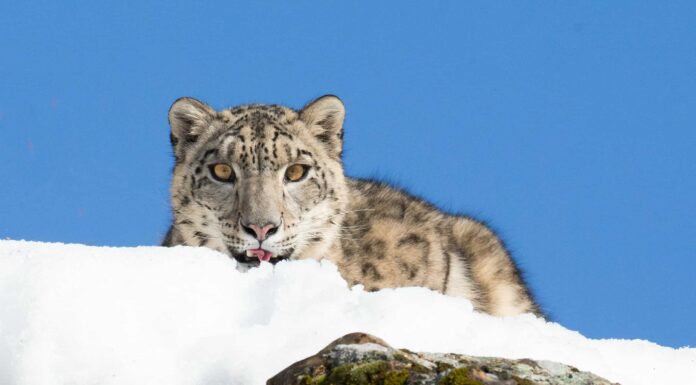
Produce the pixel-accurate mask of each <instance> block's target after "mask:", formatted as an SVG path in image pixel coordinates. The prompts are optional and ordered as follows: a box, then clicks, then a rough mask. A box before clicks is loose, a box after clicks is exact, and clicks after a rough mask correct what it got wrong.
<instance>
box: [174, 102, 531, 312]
mask: <svg viewBox="0 0 696 385" xmlns="http://www.w3.org/2000/svg"><path fill="white" fill-rule="evenodd" d="M344 114H345V112H344V107H343V104H342V102H341V101H340V100H339V99H338V98H336V97H334V96H324V97H322V98H319V99H317V100H315V101H313V102H312V103H310V104H308V105H307V106H306V107H304V108H303V109H301V110H299V111H296V110H293V109H290V108H287V107H282V106H277V105H246V106H240V107H234V108H230V109H226V110H222V111H215V110H213V109H212V108H210V107H209V106H207V105H205V104H204V103H202V102H199V101H197V100H194V99H190V98H182V99H179V100H177V101H176V102H175V103H174V104H173V105H172V108H171V109H170V112H169V121H170V126H171V142H172V146H173V150H174V155H175V158H176V165H175V167H174V174H173V178H172V186H171V198H172V209H173V213H174V221H173V224H172V226H171V228H170V230H169V232H168V234H167V236H166V238H165V240H164V242H163V244H164V245H166V246H172V245H191V246H206V247H209V248H212V249H215V250H218V251H220V252H223V253H226V254H228V255H230V256H231V257H234V258H236V259H237V260H238V261H240V262H241V263H243V264H247V265H253V264H258V262H257V261H258V259H254V258H250V257H248V256H247V254H246V251H247V250H249V249H254V248H263V249H265V250H268V251H270V252H272V254H273V258H272V259H271V262H277V261H278V260H281V259H307V258H309V259H329V260H331V261H334V262H335V263H336V264H337V265H338V267H339V270H340V272H341V274H342V275H343V276H344V278H346V280H348V281H349V282H350V283H351V284H362V285H364V286H365V288H366V289H368V290H377V289H382V288H390V287H402V286H423V287H427V288H430V289H433V290H437V291H439V292H442V293H446V294H450V295H455V296H461V297H466V298H468V299H469V300H471V301H472V303H473V304H474V306H475V307H476V308H477V309H478V310H480V311H484V312H487V313H490V314H495V315H514V314H519V313H524V312H532V313H536V314H538V315H541V311H540V309H539V307H538V306H537V304H536V303H535V302H534V300H533V298H532V296H531V294H530V292H529V289H528V288H527V286H526V285H525V283H524V281H523V279H522V277H521V274H520V272H519V270H518V268H517V267H516V265H515V263H514V262H513V260H512V259H511V258H510V255H509V253H508V252H507V251H506V249H505V247H504V246H503V244H502V242H501V241H500V239H499V238H498V237H497V236H496V235H495V234H494V233H493V232H492V231H491V230H490V229H489V228H487V227H486V226H485V225H483V224H482V223H480V222H478V221H476V220H474V219H471V218H468V217H464V216H452V215H448V214H445V213H443V212H441V211H439V210H437V209H436V208H434V207H433V206H431V205H429V204H427V203H425V202H423V201H421V200H419V199H417V198H414V197H412V196H409V195H408V194H406V193H404V192H402V191H399V190H396V189H394V188H392V187H390V186H388V185H386V184H383V183H380V182H375V181H369V180H358V179H353V178H348V177H346V176H345V175H344V173H343V166H342V162H341V151H342V139H343V118H344ZM215 163H225V164H228V165H230V166H232V167H233V169H234V173H235V175H236V179H235V181H234V183H221V182H219V181H217V180H215V179H214V178H213V177H211V171H210V165H212V164H215ZM298 163H299V164H302V165H306V166H307V168H308V172H307V175H306V176H305V177H304V178H303V179H302V180H300V181H298V182H289V181H288V180H285V179H284V177H283V175H284V172H285V170H286V168H287V167H288V166H290V165H292V164H298ZM245 223H258V224H261V225H264V224H266V223H274V224H277V225H278V226H277V231H275V233H273V234H272V235H270V236H269V237H268V238H266V239H265V240H263V241H259V240H258V239H257V237H255V236H253V233H251V234H250V232H249V231H248V229H247V230H245V228H244V224H245Z"/></svg>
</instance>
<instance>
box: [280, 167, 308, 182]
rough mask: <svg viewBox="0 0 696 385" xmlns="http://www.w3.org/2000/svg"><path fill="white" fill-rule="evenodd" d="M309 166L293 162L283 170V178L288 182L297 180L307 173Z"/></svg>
mask: <svg viewBox="0 0 696 385" xmlns="http://www.w3.org/2000/svg"><path fill="white" fill-rule="evenodd" d="M307 171H309V166H306V165H304V164H293V165H292V166H290V167H288V168H287V169H286V170H285V180H286V181H288V182H299V181H301V180H302V178H304V177H305V176H306V175H307Z"/></svg>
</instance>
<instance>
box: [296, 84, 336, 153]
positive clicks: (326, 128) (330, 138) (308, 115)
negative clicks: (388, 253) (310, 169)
mask: <svg viewBox="0 0 696 385" xmlns="http://www.w3.org/2000/svg"><path fill="white" fill-rule="evenodd" d="M345 115H346V110H345V108H344V107H343V102H341V99H339V98H338V97H336V96H333V95H325V96H322V97H320V98H319V99H316V100H314V101H312V102H310V103H309V104H307V105H306V106H305V107H304V108H303V109H302V111H300V120H302V121H303V122H304V123H305V125H307V128H308V129H309V130H310V132H311V133H312V135H314V137H316V138H317V139H318V140H319V141H320V142H322V143H323V144H324V145H325V146H326V148H327V149H328V151H329V155H331V156H334V157H336V158H340V157H341V151H342V148H343V118H344V117H345Z"/></svg>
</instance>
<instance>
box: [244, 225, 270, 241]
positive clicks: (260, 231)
mask: <svg viewBox="0 0 696 385" xmlns="http://www.w3.org/2000/svg"><path fill="white" fill-rule="evenodd" d="M242 228H243V229H244V231H246V233H247V234H249V235H252V236H255V237H256V239H258V240H259V241H263V240H264V239H266V237H269V236H271V235H273V234H275V233H276V232H277V231H278V226H277V225H275V224H273V223H269V224H267V225H265V226H259V225H255V224H248V225H244V224H242Z"/></svg>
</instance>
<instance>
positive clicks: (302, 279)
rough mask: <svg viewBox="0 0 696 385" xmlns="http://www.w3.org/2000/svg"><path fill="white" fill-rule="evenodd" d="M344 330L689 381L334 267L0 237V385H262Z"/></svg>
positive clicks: (662, 358) (662, 350) (536, 325)
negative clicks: (347, 277) (357, 279)
mask: <svg viewBox="0 0 696 385" xmlns="http://www.w3.org/2000/svg"><path fill="white" fill-rule="evenodd" d="M355 331H363V332H367V333H371V334H374V335H376V336H378V337H380V338H382V339H384V340H385V341H387V342H388V343H390V344H391V345H392V346H394V347H397V348H408V349H410V350H413V351H430V352H453V353H463V354H469V355H479V356H502V357H508V358H532V359H537V360H551V361H557V362H562V363H565V364H569V365H573V366H575V367H577V368H579V369H581V370H588V371H591V372H593V373H595V374H598V375H600V376H603V377H605V378H607V379H609V380H612V381H616V382H620V383H621V384H623V385H642V384H646V385H647V384H658V383H661V384H669V383H681V384H696V349H694V348H681V349H672V348H667V347H662V346H658V345H656V344H654V343H651V342H647V341H640V340H630V341H629V340H592V339H588V338H585V337H583V336H582V335H580V334H579V333H577V332H574V331H571V330H568V329H565V328H563V327H562V326H561V325H558V324H555V323H547V322H545V321H543V320H541V319H537V318H535V317H534V316H532V315H522V316H517V317H508V318H496V317H491V316H487V315H484V314H479V313H476V312H474V311H472V307H471V304H470V303H469V302H468V301H466V300H464V299H460V298H453V297H447V296H444V295H440V294H437V293H435V292H432V291H429V290H427V289H423V288H402V289H394V290H382V291H379V292H374V293H368V292H365V291H363V290H362V288H361V287H353V288H352V289H349V288H348V286H347V284H346V282H345V281H344V280H343V279H341V277H340V275H339V274H338V272H337V270H336V267H335V266H334V265H333V264H330V263H327V262H322V263H318V262H315V261H293V262H282V263H279V264H278V265H276V266H272V265H270V264H267V263H264V264H262V266H260V267H259V268H254V269H251V270H249V271H247V272H246V273H244V272H240V271H238V270H237V264H236V262H235V261H234V260H231V259H229V258H227V257H226V256H224V255H222V254H219V253H216V252H214V251H211V250H208V249H203V248H188V247H175V248H171V249H167V248H159V247H137V248H108V247H88V246H82V245H63V244H49V243H37V242H24V241H0V384H18V385H19V384H42V385H50V384H102V385H108V384H128V385H133V384H148V385H152V384H168V385H170V384H171V385H176V384H182V385H183V384H187V385H189V384H190V385H198V384H200V385H208V384H211V385H212V384H252V385H253V384H263V383H265V381H266V379H268V378H269V377H271V376H272V375H274V374H276V373H277V372H278V371H280V370H282V369H284V368H285V367H287V366H289V365H290V364H292V363H293V362H295V361H297V360H300V359H302V358H305V357H307V356H309V355H312V354H314V353H316V352H317V351H319V350H320V349H321V348H323V347H324V346H325V345H327V344H328V343H329V342H331V341H333V340H334V339H336V338H338V337H340V336H342V335H344V334H347V333H350V332H355Z"/></svg>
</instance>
